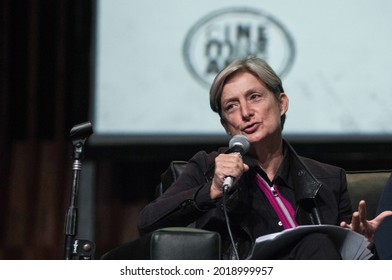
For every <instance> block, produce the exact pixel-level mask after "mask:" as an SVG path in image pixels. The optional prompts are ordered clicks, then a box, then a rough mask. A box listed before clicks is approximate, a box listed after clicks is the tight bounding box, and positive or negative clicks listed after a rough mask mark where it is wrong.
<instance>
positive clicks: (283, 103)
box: [279, 92, 289, 116]
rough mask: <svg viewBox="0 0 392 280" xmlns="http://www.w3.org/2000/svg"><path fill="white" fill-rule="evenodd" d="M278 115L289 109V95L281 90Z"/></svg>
mask: <svg viewBox="0 0 392 280" xmlns="http://www.w3.org/2000/svg"><path fill="white" fill-rule="evenodd" d="M279 106H280V115H281V116H282V115H284V114H285V113H286V112H287V111H288V109H289V97H288V96H287V95H286V94H285V93H284V92H281V93H280V96H279Z"/></svg>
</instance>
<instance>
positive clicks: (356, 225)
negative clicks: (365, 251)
mask: <svg viewBox="0 0 392 280" xmlns="http://www.w3.org/2000/svg"><path fill="white" fill-rule="evenodd" d="M360 223H361V222H360V218H359V213H358V212H357V211H356V212H354V213H353V217H352V221H351V229H352V230H353V231H356V232H360Z"/></svg>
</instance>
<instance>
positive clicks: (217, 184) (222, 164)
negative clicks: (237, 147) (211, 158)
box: [210, 153, 249, 199]
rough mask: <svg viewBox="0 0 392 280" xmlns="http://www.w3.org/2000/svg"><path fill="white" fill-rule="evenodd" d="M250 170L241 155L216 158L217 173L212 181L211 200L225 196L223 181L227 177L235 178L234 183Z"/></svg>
mask: <svg viewBox="0 0 392 280" xmlns="http://www.w3.org/2000/svg"><path fill="white" fill-rule="evenodd" d="M248 170H249V166H248V165H246V164H245V163H244V162H243V161H242V158H241V156H240V155H239V154H235V153H233V154H220V155H219V156H217V157H216V158H215V172H214V178H213V179H212V184H211V189H210V196H211V199H215V198H218V197H221V196H222V195H223V189H222V187H223V181H224V180H225V178H226V177H229V176H230V177H233V178H234V182H233V185H234V184H235V182H237V181H238V179H239V178H240V177H241V175H242V174H243V173H244V172H246V171H248Z"/></svg>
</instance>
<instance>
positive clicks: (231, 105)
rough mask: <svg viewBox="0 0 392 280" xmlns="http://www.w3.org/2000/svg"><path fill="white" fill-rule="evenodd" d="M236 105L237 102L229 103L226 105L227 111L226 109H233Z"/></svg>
mask: <svg viewBox="0 0 392 280" xmlns="http://www.w3.org/2000/svg"><path fill="white" fill-rule="evenodd" d="M234 107H235V104H234V103H231V104H228V105H226V107H225V111H226V112H228V111H231V110H232V109H234Z"/></svg>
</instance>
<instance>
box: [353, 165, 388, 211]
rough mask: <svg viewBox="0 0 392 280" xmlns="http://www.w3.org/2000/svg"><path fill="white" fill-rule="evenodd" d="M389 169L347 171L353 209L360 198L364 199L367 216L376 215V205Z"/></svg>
mask: <svg viewBox="0 0 392 280" xmlns="http://www.w3.org/2000/svg"><path fill="white" fill-rule="evenodd" d="M390 175H391V170H367V171H347V188H348V192H349V194H350V198H351V205H352V207H353V210H356V209H357V207H358V203H359V201H360V200H362V199H363V200H365V201H366V206H367V207H366V208H367V216H368V218H373V217H375V216H376V211H377V206H378V204H379V200H380V196H381V193H382V191H383V190H384V187H385V185H386V182H387V180H388V178H389V176H390Z"/></svg>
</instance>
